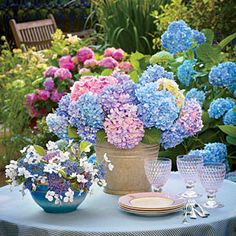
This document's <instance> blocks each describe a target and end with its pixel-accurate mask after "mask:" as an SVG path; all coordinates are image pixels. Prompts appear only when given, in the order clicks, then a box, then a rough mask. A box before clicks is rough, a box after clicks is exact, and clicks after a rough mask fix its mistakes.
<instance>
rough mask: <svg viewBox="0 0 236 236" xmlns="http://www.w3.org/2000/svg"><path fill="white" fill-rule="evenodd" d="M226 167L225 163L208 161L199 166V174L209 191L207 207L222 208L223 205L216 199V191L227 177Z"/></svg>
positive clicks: (203, 184)
mask: <svg viewBox="0 0 236 236" xmlns="http://www.w3.org/2000/svg"><path fill="white" fill-rule="evenodd" d="M225 173H226V167H225V164H224V163H208V164H205V165H204V166H199V167H198V174H199V178H200V181H201V184H202V186H203V187H204V188H205V190H206V192H207V202H206V203H205V204H204V206H205V207H207V208H220V207H223V205H222V204H221V203H219V202H217V201H216V192H217V191H218V189H219V188H220V186H221V184H222V183H223V180H224V178H225Z"/></svg>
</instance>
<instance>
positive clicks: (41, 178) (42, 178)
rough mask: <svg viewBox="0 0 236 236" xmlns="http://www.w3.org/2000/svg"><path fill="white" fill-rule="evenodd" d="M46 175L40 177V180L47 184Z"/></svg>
mask: <svg viewBox="0 0 236 236" xmlns="http://www.w3.org/2000/svg"><path fill="white" fill-rule="evenodd" d="M46 179H47V178H46V177H44V176H43V177H39V181H40V182H41V184H45V183H46Z"/></svg>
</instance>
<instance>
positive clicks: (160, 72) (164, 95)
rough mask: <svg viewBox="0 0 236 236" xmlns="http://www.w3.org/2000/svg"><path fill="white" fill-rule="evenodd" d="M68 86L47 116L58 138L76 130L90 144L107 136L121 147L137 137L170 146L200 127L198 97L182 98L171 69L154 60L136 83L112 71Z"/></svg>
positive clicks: (133, 142) (132, 144)
mask: <svg viewBox="0 0 236 236" xmlns="http://www.w3.org/2000/svg"><path fill="white" fill-rule="evenodd" d="M71 91H72V92H71V94H67V95H66V96H63V97H62V99H61V100H60V102H59V104H58V108H57V110H56V113H53V114H49V115H48V116H47V118H46V120H47V124H48V127H49V130H50V131H52V132H54V133H55V134H56V135H57V136H58V137H60V138H62V139H67V140H68V139H70V138H71V137H72V136H73V137H77V136H79V138H80V139H81V140H83V141H87V142H90V143H93V144H95V143H96V139H99V140H101V139H103V140H104V139H105V140H106V141H108V142H109V143H111V144H113V145H114V146H115V147H116V148H121V149H132V148H134V147H135V146H136V145H138V144H139V143H140V142H143V143H147V144H154V143H155V144H159V143H161V144H162V145H163V147H164V148H170V147H174V146H176V145H178V144H179V143H181V142H182V141H183V140H184V138H186V137H189V136H193V135H195V134H196V133H197V132H198V131H200V130H201V128H202V120H201V115H202V110H201V107H200V105H199V103H198V102H197V100H196V99H193V98H190V99H188V100H185V98H184V95H183V91H181V90H180V89H179V87H178V85H177V84H176V82H175V81H174V80H173V74H172V73H171V72H167V71H166V70H164V68H162V67H161V66H158V65H154V66H149V67H148V68H147V70H146V71H145V72H144V73H143V75H142V76H141V77H140V79H139V82H138V83H137V84H135V83H134V82H133V81H132V80H131V79H130V77H129V75H127V74H125V73H120V72H113V74H112V75H111V76H107V77H105V76H97V77H94V76H86V77H82V78H81V80H80V81H78V82H75V83H74V85H73V87H72V89H71ZM72 131H73V132H72ZM72 133H73V135H72V136H71V134H72Z"/></svg>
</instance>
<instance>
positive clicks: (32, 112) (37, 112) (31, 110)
mask: <svg viewBox="0 0 236 236" xmlns="http://www.w3.org/2000/svg"><path fill="white" fill-rule="evenodd" d="M29 112H30V115H31V116H33V117H38V116H39V115H40V114H39V111H38V110H37V109H36V108H34V107H33V106H32V107H30V109H29Z"/></svg>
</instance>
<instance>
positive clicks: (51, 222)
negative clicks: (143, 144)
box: [0, 173, 236, 236]
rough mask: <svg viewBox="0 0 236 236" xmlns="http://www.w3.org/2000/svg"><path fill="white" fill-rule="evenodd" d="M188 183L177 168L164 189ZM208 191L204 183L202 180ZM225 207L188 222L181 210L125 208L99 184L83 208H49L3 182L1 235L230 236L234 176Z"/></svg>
mask: <svg viewBox="0 0 236 236" xmlns="http://www.w3.org/2000/svg"><path fill="white" fill-rule="evenodd" d="M184 189H185V188H184V183H183V181H182V179H181V178H180V176H179V175H178V174H177V173H172V174H171V177H170V178H169V180H168V182H167V184H166V185H165V186H164V189H163V191H165V192H170V193H179V192H182V191H184ZM197 189H198V191H199V192H202V193H203V197H202V198H200V199H199V202H203V201H204V200H205V198H206V195H205V192H204V189H203V188H202V187H201V186H200V184H199V185H197ZM217 199H218V200H219V201H221V202H222V203H223V204H224V205H225V207H224V208H220V209H212V210H210V212H211V215H210V216H209V217H208V218H205V219H204V218H198V219H196V220H189V224H186V225H185V224H182V223H181V222H182V219H183V215H182V213H181V212H178V213H175V214H171V215H166V216H161V217H144V216H136V215H131V214H128V213H125V212H122V211H121V210H120V209H119V208H118V206H117V200H118V196H113V195H108V194H105V193H103V192H102V190H101V189H99V188H95V189H94V191H93V193H92V194H91V195H88V196H87V198H86V199H85V201H84V202H83V203H82V205H81V206H80V207H79V208H78V210H77V211H75V212H72V213H67V214H50V213H45V212H44V211H43V210H42V209H41V208H40V207H39V206H38V205H37V204H36V203H34V201H33V200H32V199H31V196H30V194H29V193H28V194H27V195H26V196H25V197H24V198H22V196H21V193H20V192H19V189H15V190H13V191H12V192H10V191H9V186H5V187H3V188H0V236H5V235H10V236H14V235H22V236H28V235H30V236H31V235H32V236H37V235H40V236H41V235H43V236H44V235H53V236H54V235H55V236H59V235H60V236H62V235H67V236H68V235H69V236H70V235H71V236H72V235H73V236H74V235H82V236H91V235H94V236H100V235H111V236H116V235H119V236H121V235H122V236H123V235H124V236H126V235H128V236H131V235H132V236H136V235H137V236H139V235H140V236H144V235H147V236H149V235H150V236H154V235H158V236H159V235H161V236H162V235H170V236H172V235H173V236H174V235H178V236H195V235H199V236H215V235H219V236H230V235H236V234H235V233H233V232H234V231H235V229H234V228H236V184H235V183H233V182H230V181H228V180H225V181H224V184H223V186H222V187H221V189H220V190H219V193H218V194H217Z"/></svg>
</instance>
